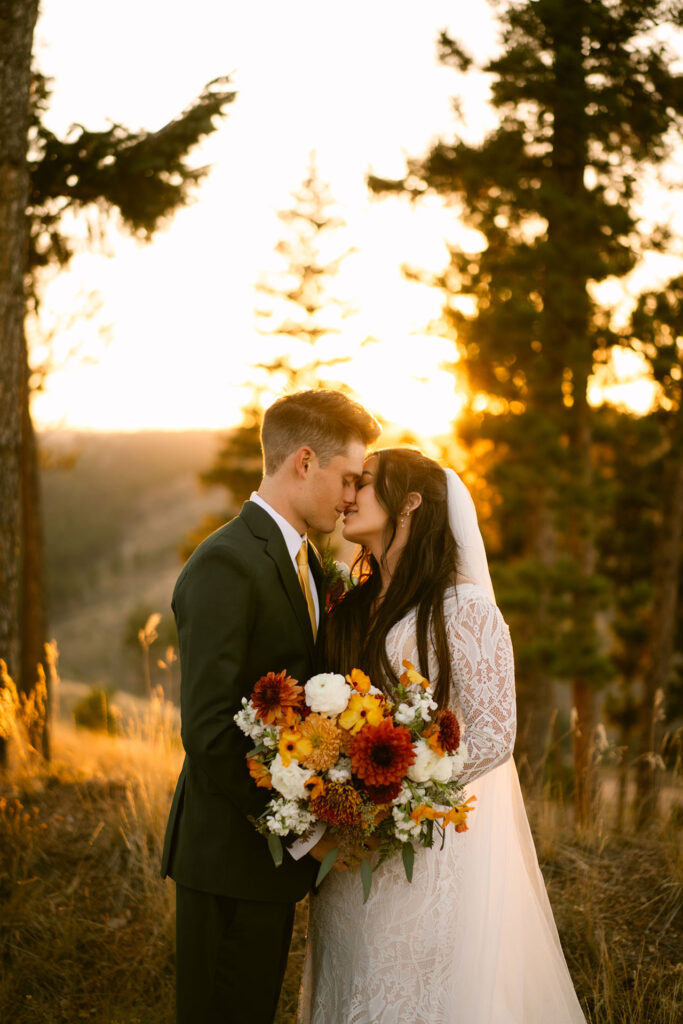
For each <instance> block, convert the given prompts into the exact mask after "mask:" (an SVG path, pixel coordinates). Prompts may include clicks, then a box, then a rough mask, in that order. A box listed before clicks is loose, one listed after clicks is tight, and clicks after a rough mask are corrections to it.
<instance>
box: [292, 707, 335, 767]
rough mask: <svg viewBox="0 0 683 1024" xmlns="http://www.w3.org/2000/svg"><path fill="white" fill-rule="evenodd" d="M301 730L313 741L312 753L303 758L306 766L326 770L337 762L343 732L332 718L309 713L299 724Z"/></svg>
mask: <svg viewBox="0 0 683 1024" xmlns="http://www.w3.org/2000/svg"><path fill="white" fill-rule="evenodd" d="M299 731H300V733H301V735H302V736H303V737H305V739H307V740H310V743H311V753H310V754H308V755H307V756H306V757H305V758H304V760H303V763H304V765H305V766H306V768H312V769H313V771H315V772H325V771H327V769H328V768H331V767H332V766H333V765H334V764H336V762H337V758H338V757H339V750H340V748H341V742H342V734H341V730H339V729H338V728H337V726H336V725H335V724H334V722H333V721H332V720H331V719H329V718H327V717H326V716H325V715H316V714H312V715H309V716H308V718H307V719H306V720H305V721H304V722H302V723H301V725H300V726H299Z"/></svg>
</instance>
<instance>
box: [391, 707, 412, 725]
mask: <svg viewBox="0 0 683 1024" xmlns="http://www.w3.org/2000/svg"><path fill="white" fill-rule="evenodd" d="M416 711H417V709H416V708H414V707H412V706H411V705H410V704H399V706H398V707H397V708H396V711H395V712H394V721H395V722H397V723H398V724H399V725H412V724H413V722H414V721H415V714H416Z"/></svg>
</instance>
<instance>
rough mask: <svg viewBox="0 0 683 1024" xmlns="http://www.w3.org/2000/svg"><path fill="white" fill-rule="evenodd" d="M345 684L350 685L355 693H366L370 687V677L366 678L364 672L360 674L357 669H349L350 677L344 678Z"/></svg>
mask: <svg viewBox="0 0 683 1024" xmlns="http://www.w3.org/2000/svg"><path fill="white" fill-rule="evenodd" d="M346 682H347V683H350V684H351V686H352V687H353V688H354V690H356V691H357V693H367V692H368V690H369V689H370V686H371V685H372V684H371V682H370V676H366V674H365V672H361V670H360V669H359V668H352V669H351V675H349V676H347V677H346Z"/></svg>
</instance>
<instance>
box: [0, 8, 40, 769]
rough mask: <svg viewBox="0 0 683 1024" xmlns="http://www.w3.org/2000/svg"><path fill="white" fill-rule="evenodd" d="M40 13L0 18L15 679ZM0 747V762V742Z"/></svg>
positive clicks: (8, 562)
mask: <svg viewBox="0 0 683 1024" xmlns="http://www.w3.org/2000/svg"><path fill="white" fill-rule="evenodd" d="M37 11H38V4H37V0H9V2H8V3H6V4H4V5H3V11H2V18H0V658H3V660H4V661H5V662H6V663H7V666H8V669H9V671H10V672H11V673H14V674H16V673H18V669H19V658H20V638H19V632H18V623H19V608H20V578H21V569H20V545H21V531H22V515H21V486H20V482H21V433H22V409H23V406H24V404H25V395H24V387H25V379H24V347H25V338H24V308H25V297H24V277H25V274H26V271H27V260H26V222H25V209H26V203H27V199H28V192H29V175H28V168H27V165H26V138H27V132H28V125H29V92H30V86H31V73H30V66H31V64H30V61H31V48H32V42H33V30H34V27H35V22H36V17H37ZM0 748H2V749H0V758H1V757H2V753H3V752H4V745H3V741H2V740H1V739H0Z"/></svg>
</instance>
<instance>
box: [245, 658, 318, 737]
mask: <svg viewBox="0 0 683 1024" xmlns="http://www.w3.org/2000/svg"><path fill="white" fill-rule="evenodd" d="M251 703H252V704H253V705H254V710H255V712H256V717H257V718H260V719H261V721H262V722H264V723H265V724H266V725H296V723H297V722H298V721H299V718H300V717H301V710H302V708H303V706H304V703H305V700H304V691H303V687H301V686H299V684H298V683H297V681H296V679H292V677H291V676H288V675H287V670H286V669H285V670H284V671H283V672H268V673H267V675H265V676H261V678H260V679H259V681H258V682H257V684H256V686H255V687H254V692H253V693H252V695H251Z"/></svg>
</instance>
